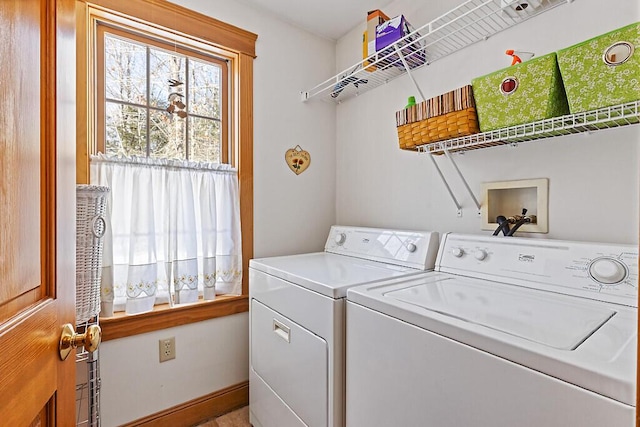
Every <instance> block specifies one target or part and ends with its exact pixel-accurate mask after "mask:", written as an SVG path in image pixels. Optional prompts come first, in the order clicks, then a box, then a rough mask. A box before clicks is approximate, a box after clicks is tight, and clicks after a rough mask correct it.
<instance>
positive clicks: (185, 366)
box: [99, 313, 249, 427]
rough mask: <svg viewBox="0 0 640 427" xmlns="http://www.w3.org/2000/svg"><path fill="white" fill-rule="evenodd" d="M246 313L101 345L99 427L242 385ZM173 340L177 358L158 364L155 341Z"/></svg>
mask: <svg viewBox="0 0 640 427" xmlns="http://www.w3.org/2000/svg"><path fill="white" fill-rule="evenodd" d="M248 330H249V318H248V316H247V315H246V314H245V313H241V314H234V315H233V316H225V317H221V318H218V319H212V320H207V321H204V322H198V323H193V324H190V325H184V326H178V327H175V328H168V329H164V330H162V331H156V332H150V333H146V334H139V335H135V336H131V337H127V338H121V339H117V340H111V341H107V342H104V343H102V344H101V345H100V350H99V351H100V354H99V361H100V362H99V363H100V374H101V389H100V422H101V425H102V426H104V427H110V426H119V425H122V424H124V423H127V422H130V421H133V420H136V419H139V418H142V417H144V416H146V415H149V414H154V413H157V412H160V411H163V410H165V409H167V408H171V407H173V406H175V405H178V404H180V403H183V402H187V401H189V400H193V399H196V398H198V397H201V396H205V395H207V394H209V393H212V392H214V391H216V390H220V389H223V388H225V387H228V386H231V385H234V384H238V383H241V382H243V381H247V379H248V365H249V340H248V336H247V334H248ZM170 337H175V342H176V358H175V359H173V360H168V361H166V362H163V363H160V362H159V360H158V346H159V344H158V341H160V340H161V339H165V338H170Z"/></svg>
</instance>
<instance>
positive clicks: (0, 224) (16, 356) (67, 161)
mask: <svg viewBox="0 0 640 427" xmlns="http://www.w3.org/2000/svg"><path fill="white" fill-rule="evenodd" d="M74 17H75V14H74V2H73V1H72V0H57V1H56V0H0V138H1V141H0V168H2V173H1V175H0V176H1V179H0V425H3V426H18V427H19V426H55V425H58V426H72V425H74V424H75V362H74V355H75V352H72V353H71V355H70V356H69V358H68V359H67V360H66V361H65V362H62V361H61V360H60V357H59V352H58V343H59V340H60V333H61V330H62V325H63V324H64V323H71V324H75V309H74V298H75V296H74V295H75V120H74V117H75V24H74Z"/></svg>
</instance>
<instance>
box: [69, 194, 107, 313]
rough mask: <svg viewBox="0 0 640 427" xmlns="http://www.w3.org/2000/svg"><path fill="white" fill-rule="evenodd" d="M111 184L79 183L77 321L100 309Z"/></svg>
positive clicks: (77, 212)
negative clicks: (104, 239) (104, 244)
mask: <svg viewBox="0 0 640 427" xmlns="http://www.w3.org/2000/svg"><path fill="white" fill-rule="evenodd" d="M108 193H109V188H108V187H99V186H95V185H78V186H77V187H76V324H80V323H83V322H86V321H88V320H90V319H92V318H93V317H95V316H97V315H98V313H99V312H100V279H101V276H102V246H103V238H102V237H103V236H104V233H105V230H106V227H107V222H106V220H105V211H106V204H107V194H108Z"/></svg>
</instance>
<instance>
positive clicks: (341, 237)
mask: <svg viewBox="0 0 640 427" xmlns="http://www.w3.org/2000/svg"><path fill="white" fill-rule="evenodd" d="M345 240H347V235H346V234H344V233H338V234H336V243H337V244H339V245H341V244H343V243H344V241H345Z"/></svg>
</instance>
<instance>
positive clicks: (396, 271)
mask: <svg viewBox="0 0 640 427" xmlns="http://www.w3.org/2000/svg"><path fill="white" fill-rule="evenodd" d="M249 266H250V267H251V268H253V269H256V270H259V271H262V272H264V273H267V274H270V275H272V276H276V277H279V278H280V279H283V280H286V281H288V282H292V283H295V284H296V285H299V286H302V287H305V288H307V289H311V290H313V291H316V292H319V293H321V294H323V295H326V296H328V297H331V298H343V297H345V296H346V294H347V289H348V288H350V287H351V286H355V285H361V284H364V283H371V282H377V281H380V280H385V279H392V278H396V277H401V276H406V275H408V274H414V273H421V272H424V271H423V270H418V269H415V268H410V267H402V266H398V265H392V264H386V263H382V262H377V261H370V260H366V259H361V258H355V257H350V256H344V255H337V254H332V253H327V252H314V253H310V254H301V255H290V256H280V257H271V258H262V259H252V260H250V261H249Z"/></svg>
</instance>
